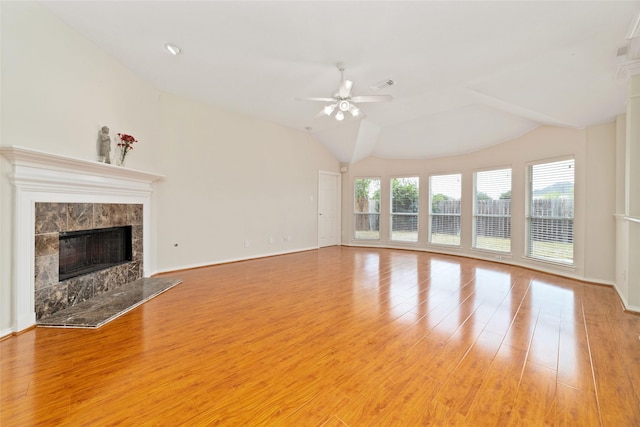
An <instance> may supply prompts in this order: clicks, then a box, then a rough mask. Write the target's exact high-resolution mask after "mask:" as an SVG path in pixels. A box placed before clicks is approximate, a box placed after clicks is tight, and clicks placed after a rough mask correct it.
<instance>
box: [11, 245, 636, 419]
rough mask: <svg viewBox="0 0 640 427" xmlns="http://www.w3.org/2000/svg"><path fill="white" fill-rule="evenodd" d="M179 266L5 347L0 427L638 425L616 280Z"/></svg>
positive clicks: (337, 264)
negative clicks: (98, 317) (94, 314)
mask: <svg viewBox="0 0 640 427" xmlns="http://www.w3.org/2000/svg"><path fill="white" fill-rule="evenodd" d="M168 276H175V277H179V278H182V279H183V280H184V283H182V284H180V285H178V286H176V287H175V288H173V289H171V290H169V291H167V292H166V293H164V294H162V295H160V296H159V297H157V298H155V299H153V300H151V301H149V302H147V303H145V304H144V305H142V306H140V307H138V308H136V309H135V310H133V311H131V312H129V313H127V314H126V315H124V316H123V317H120V318H119V319H117V320H115V321H114V322H112V323H109V324H107V325H106V326H103V327H102V328H100V329H98V330H74V329H46V328H36V329H34V330H31V331H28V332H26V333H23V334H21V335H19V336H16V337H11V338H9V339H6V340H4V341H2V342H0V350H1V353H0V355H1V357H2V360H1V362H0V374H1V377H0V381H1V387H2V388H1V391H2V396H1V400H0V404H1V406H0V414H1V415H0V425H2V426H32V425H33V426H35V425H38V426H47V425H51V426H66V425H69V426H80V425H87V426H102V425H116V424H118V425H132V426H138V425H166V426H176V425H197V426H200V425H224V426H253V425H274V426H417V425H428V424H431V425H469V426H490V425H496V426H507V425H545V424H548V425H567V426H592V425H593V426H598V425H604V426H615V427H619V426H639V425H640V341H639V339H638V338H639V335H640V316H636V315H632V314H628V313H624V312H623V311H622V309H621V305H620V303H619V300H618V298H617V296H616V294H615V292H614V291H613V289H611V288H609V287H604V286H597V285H592V284H585V283H581V282H577V281H573V280H568V279H564V278H560V277H556V276H552V275H548V274H543V273H539V272H535V271H531V270H526V269H521V268H515V267H509V266H505V265H499V264H494V263H489V262H482V261H477V260H471V259H465V258H459V257H448V256H442V255H434V254H428V253H423V252H411V251H400V250H386V249H367V248H347V247H331V248H324V249H320V250H317V251H309V252H303V253H297V254H291V255H283V256H277V257H272V258H265V259H258V260H252V261H245V262H239V263H233V264H227V265H220V266H214V267H208V268H201V269H195V270H190V271H183V272H177V273H172V274H170V275H168Z"/></svg>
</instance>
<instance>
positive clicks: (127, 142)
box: [118, 133, 138, 166]
mask: <svg viewBox="0 0 640 427" xmlns="http://www.w3.org/2000/svg"><path fill="white" fill-rule="evenodd" d="M118 139H119V140H120V142H118V147H120V156H118V166H124V160H125V158H126V157H127V153H128V152H129V151H131V150H133V144H134V143H136V142H138V140H137V139H136V138H135V137H134V136H132V135H127V134H126V133H119V134H118Z"/></svg>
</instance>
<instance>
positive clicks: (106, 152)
mask: <svg viewBox="0 0 640 427" xmlns="http://www.w3.org/2000/svg"><path fill="white" fill-rule="evenodd" d="M99 144H100V145H99V147H98V159H100V161H101V162H104V163H111V137H110V136H109V128H108V127H106V126H102V129H100V141H99Z"/></svg>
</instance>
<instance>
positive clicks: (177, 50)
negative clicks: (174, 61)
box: [164, 43, 182, 56]
mask: <svg viewBox="0 0 640 427" xmlns="http://www.w3.org/2000/svg"><path fill="white" fill-rule="evenodd" d="M164 48H165V49H166V50H167V52H169V53H170V54H172V55H174V56H175V55H178V54H180V52H182V49H180V48H179V47H178V46H176V45H175V44H171V43H167V44H165V45H164Z"/></svg>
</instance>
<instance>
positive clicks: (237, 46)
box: [42, 1, 640, 162]
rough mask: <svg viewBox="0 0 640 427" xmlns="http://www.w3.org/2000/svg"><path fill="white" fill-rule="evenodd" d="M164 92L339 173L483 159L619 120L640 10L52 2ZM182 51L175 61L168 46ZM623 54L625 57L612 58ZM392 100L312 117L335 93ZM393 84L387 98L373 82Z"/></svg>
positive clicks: (481, 4) (629, 6)
mask: <svg viewBox="0 0 640 427" xmlns="http://www.w3.org/2000/svg"><path fill="white" fill-rule="evenodd" d="M42 5H43V6H44V7H45V8H47V9H48V10H49V11H50V12H51V13H53V14H54V15H56V16H58V17H59V18H60V19H62V20H63V21H65V22H66V23H67V24H68V25H69V26H71V27H72V28H74V29H75V30H77V31H78V32H80V33H81V34H83V35H84V36H85V37H87V38H88V39H89V40H91V41H93V42H94V43H95V44H96V45H98V46H100V47H101V48H103V49H104V50H105V51H107V52H108V53H109V54H111V55H112V56H114V57H115V58H117V59H118V60H119V61H120V62H122V63H123V64H124V65H125V66H126V67H128V68H129V69H131V70H132V71H133V72H134V73H136V74H138V75H139V76H141V77H142V78H143V79H145V80H147V81H149V82H150V83H151V84H153V85H154V86H155V87H157V88H158V89H160V90H163V91H166V92H169V93H173V94H176V95H180V96H183V97H186V98H189V99H193V100H197V101H201V102H205V103H207V104H211V105H214V106H218V107H221V108H224V109H226V110H230V111H234V112H238V113H241V114H245V115H249V116H253V117H256V118H259V119H264V120H268V121H271V122H275V123H278V124H281V125H284V126H287V127H291V128H295V129H300V130H304V131H306V132H309V133H311V134H312V135H313V136H314V137H315V138H316V139H318V140H319V141H320V142H322V143H323V144H325V145H326V146H327V148H328V149H329V150H331V151H332V152H333V153H334V154H335V155H336V157H338V158H339V159H340V161H342V162H354V161H357V160H360V159H362V158H364V157H367V156H370V155H375V156H380V157H386V158H429V157H438V156H445V155H451V154H458V153H464V152H470V151H474V150H477V149H479V148H481V147H485V146H489V145H492V144H497V143H500V142H504V141H507V140H510V139H513V138H515V137H518V136H520V135H522V134H524V133H526V132H529V131H531V130H532V129H534V128H536V127H537V126H540V125H542V124H550V125H557V126H566V127H572V128H582V127H586V126H590V125H595V124H600V123H605V122H608V121H611V120H613V119H614V117H615V116H616V115H618V114H620V113H623V112H624V111H625V99H626V81H625V79H624V78H619V76H617V71H618V67H619V64H620V62H621V61H624V60H625V59H626V57H625V55H624V48H626V47H627V45H628V43H629V40H627V35H628V32H629V29H630V28H631V27H632V26H633V24H634V23H635V22H636V20H637V16H638V13H639V12H640V2H639V1H624V2H615V1H601V2H598V1H568V2H564V1H550V2H542V1H531V2H510V1H504V2H488V1H487V2H485V1H471V2H427V1H406V2H405V1H376V2H373V1H278V2H274V1H252V2H249V1H226V2H222V1H193V2H192V1H170V2H155V1H126V2H125V1H86V2H83V1H78V2H68V1H46V2H42ZM168 42H170V43H173V44H175V45H177V46H179V47H180V48H181V49H182V53H181V54H180V55H178V56H171V55H170V54H168V53H167V52H166V51H165V50H164V45H165V44H166V43H168ZM620 48H623V49H622V50H620V51H619V49H620ZM338 62H342V63H344V64H345V66H346V70H345V78H346V79H349V80H352V81H353V82H355V84H354V88H353V93H354V94H356V95H374V94H375V95H379V94H389V95H392V96H393V97H394V100H393V101H392V102H388V103H376V104H372V103H366V104H364V103H363V104H360V105H359V107H360V108H361V110H362V111H363V112H364V113H365V117H364V118H351V117H350V115H348V114H347V118H346V119H345V120H344V121H342V122H338V121H336V120H335V119H334V118H330V117H327V116H324V117H323V116H322V115H320V116H318V112H320V111H321V110H322V107H323V106H324V104H323V103H315V102H303V101H300V100H297V99H296V98H298V97H330V96H332V95H333V94H334V93H335V92H336V90H337V89H338V86H339V83H340V73H339V72H338V70H337V68H336V63H338ZM387 79H392V80H393V81H395V82H396V84H395V85H393V86H390V87H386V88H383V89H375V88H372V86H374V85H375V84H377V83H379V82H381V81H384V80H387Z"/></svg>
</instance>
